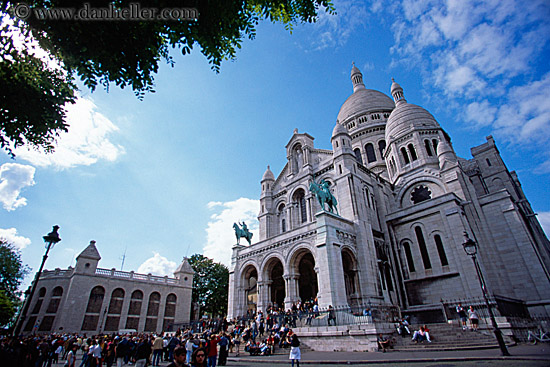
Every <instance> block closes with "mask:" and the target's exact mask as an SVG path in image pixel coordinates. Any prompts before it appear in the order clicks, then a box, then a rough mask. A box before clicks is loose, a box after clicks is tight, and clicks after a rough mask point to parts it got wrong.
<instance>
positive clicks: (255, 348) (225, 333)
mask: <svg viewBox="0 0 550 367" xmlns="http://www.w3.org/2000/svg"><path fill="white" fill-rule="evenodd" d="M275 314H278V310H275V309H272V310H270V313H269V316H267V317H265V318H264V316H263V313H261V312H260V313H258V314H257V315H256V314H254V315H253V316H254V317H252V318H250V317H245V318H241V319H239V320H237V319H235V320H232V321H227V320H225V319H214V320H211V319H208V320H203V321H201V322H200V323H195V324H194V325H192V327H189V328H184V329H179V330H177V331H176V332H172V333H161V334H154V333H124V334H118V333H113V334H108V335H95V336H90V337H87V336H86V335H85V334H83V335H79V334H56V333H53V334H49V335H32V336H27V337H4V338H2V339H0V361H2V363H3V364H5V365H6V366H21V367H50V366H52V365H53V364H55V363H59V362H62V363H64V366H66V367H114V366H116V367H122V366H124V365H134V366H136V367H145V366H159V365H160V363H161V362H171V364H170V365H169V366H170V367H185V366H192V367H216V365H220V366H224V365H226V363H227V356H228V353H229V352H234V353H236V355H237V356H238V355H239V353H240V346H241V345H244V351H245V352H248V353H250V354H251V355H254V354H257V355H269V354H272V353H273V352H274V351H275V348H289V350H291V352H292V353H293V355H292V356H291V357H292V358H291V359H292V360H293V361H294V360H296V361H298V360H299V359H300V353H299V341H298V338H297V336H296V334H294V333H293V332H292V329H290V327H289V324H282V323H281V322H280V321H279V320H283V321H284V320H285V318H284V317H283V318H275V317H273V316H274V315H275ZM270 320H271V321H270ZM77 355H78V359H77Z"/></svg>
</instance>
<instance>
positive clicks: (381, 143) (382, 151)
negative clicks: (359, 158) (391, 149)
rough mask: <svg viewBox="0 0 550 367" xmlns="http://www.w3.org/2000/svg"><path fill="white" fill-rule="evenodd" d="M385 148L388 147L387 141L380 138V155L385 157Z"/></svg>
mask: <svg viewBox="0 0 550 367" xmlns="http://www.w3.org/2000/svg"><path fill="white" fill-rule="evenodd" d="M384 149H386V141H385V140H380V141H379V142H378V151H379V152H380V157H381V158H382V159H384Z"/></svg>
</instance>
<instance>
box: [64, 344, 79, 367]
mask: <svg viewBox="0 0 550 367" xmlns="http://www.w3.org/2000/svg"><path fill="white" fill-rule="evenodd" d="M77 350H78V345H76V344H73V345H72V347H71V350H70V351H69V353H67V361H66V362H65V367H75V366H76V351H77Z"/></svg>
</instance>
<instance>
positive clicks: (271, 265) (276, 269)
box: [265, 258, 286, 308]
mask: <svg viewBox="0 0 550 367" xmlns="http://www.w3.org/2000/svg"><path fill="white" fill-rule="evenodd" d="M283 274H284V267H283V264H282V262H281V260H279V259H278V258H272V259H270V260H269V261H268V263H267V264H266V266H265V275H266V276H265V278H266V279H267V284H268V285H269V288H268V291H267V296H268V300H267V304H268V306H269V305H272V306H273V307H283V308H284V306H285V297H286V287H285V280H284V278H283Z"/></svg>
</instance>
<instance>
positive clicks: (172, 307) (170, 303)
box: [162, 293, 178, 331]
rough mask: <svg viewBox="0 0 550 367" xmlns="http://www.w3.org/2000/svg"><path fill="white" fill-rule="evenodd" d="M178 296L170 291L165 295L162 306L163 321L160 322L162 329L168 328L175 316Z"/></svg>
mask: <svg viewBox="0 0 550 367" xmlns="http://www.w3.org/2000/svg"><path fill="white" fill-rule="evenodd" d="M177 300H178V297H176V295H175V294H174V293H170V294H169V295H168V296H166V305H165V306H164V321H163V323H162V330H163V331H166V330H168V329H169V328H170V327H171V326H172V324H173V323H174V318H175V317H176V303H177Z"/></svg>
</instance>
